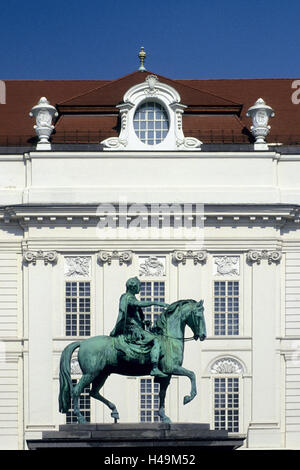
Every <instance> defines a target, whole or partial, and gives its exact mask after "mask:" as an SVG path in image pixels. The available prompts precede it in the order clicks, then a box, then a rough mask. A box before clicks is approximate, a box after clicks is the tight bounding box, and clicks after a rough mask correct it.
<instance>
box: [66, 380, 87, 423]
mask: <svg viewBox="0 0 300 470" xmlns="http://www.w3.org/2000/svg"><path fill="white" fill-rule="evenodd" d="M77 382H78V380H77V379H72V384H73V387H74V386H75V385H76V384H77ZM79 409H80V412H81V414H82V415H83V416H84V417H85V419H86V420H87V422H88V423H89V422H90V421H91V397H90V387H85V388H84V390H83V392H82V394H81V395H80V398H79ZM66 423H67V424H72V423H77V417H76V416H75V415H74V413H73V399H72V400H71V407H70V410H69V411H68V412H67V413H66Z"/></svg>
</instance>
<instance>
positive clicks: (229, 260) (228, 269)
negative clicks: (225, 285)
mask: <svg viewBox="0 0 300 470" xmlns="http://www.w3.org/2000/svg"><path fill="white" fill-rule="evenodd" d="M213 275H214V276H221V277H222V276H224V277H225V276H239V275H240V257H239V256H214V257H213Z"/></svg>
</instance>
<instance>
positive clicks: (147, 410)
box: [140, 378, 160, 423]
mask: <svg viewBox="0 0 300 470" xmlns="http://www.w3.org/2000/svg"><path fill="white" fill-rule="evenodd" d="M158 409H159V384H157V383H154V380H153V378H147V379H140V422H141V423H156V422H159V421H160V417H159V416H158Z"/></svg>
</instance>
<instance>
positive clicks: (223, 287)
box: [214, 281, 239, 335]
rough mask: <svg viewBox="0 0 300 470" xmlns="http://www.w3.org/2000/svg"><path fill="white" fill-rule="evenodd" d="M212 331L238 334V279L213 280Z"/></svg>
mask: <svg viewBox="0 0 300 470" xmlns="http://www.w3.org/2000/svg"><path fill="white" fill-rule="evenodd" d="M214 333H215V335H238V334H239V281H215V282H214Z"/></svg>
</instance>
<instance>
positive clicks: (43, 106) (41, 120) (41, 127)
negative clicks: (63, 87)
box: [29, 96, 58, 150]
mask: <svg viewBox="0 0 300 470" xmlns="http://www.w3.org/2000/svg"><path fill="white" fill-rule="evenodd" d="M29 116H30V117H34V118H35V120H36V125H35V126H33V128H34V129H35V132H36V134H37V136H38V138H39V141H38V143H37V146H36V149H37V150H51V144H50V142H49V137H50V135H51V134H52V132H53V130H54V126H53V124H52V119H53V117H57V116H58V113H57V111H56V109H55V107H54V106H52V105H51V104H50V103H49V101H48V100H47V98H45V97H44V96H42V98H40V100H39V102H38V104H37V105H35V106H33V108H32V109H31V111H30V113H29Z"/></svg>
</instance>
